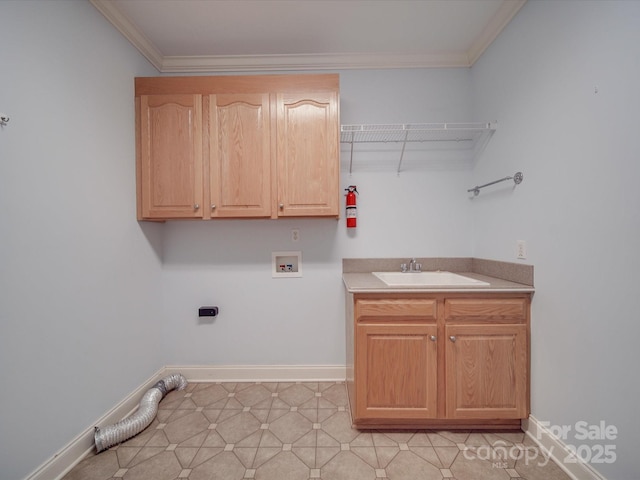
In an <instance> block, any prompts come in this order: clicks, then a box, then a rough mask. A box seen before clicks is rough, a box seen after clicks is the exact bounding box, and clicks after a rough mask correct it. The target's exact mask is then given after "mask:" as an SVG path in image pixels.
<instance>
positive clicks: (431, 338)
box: [429, 335, 438, 342]
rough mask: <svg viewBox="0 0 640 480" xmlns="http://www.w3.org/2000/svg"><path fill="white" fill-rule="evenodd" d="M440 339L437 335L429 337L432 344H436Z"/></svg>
mask: <svg viewBox="0 0 640 480" xmlns="http://www.w3.org/2000/svg"><path fill="white" fill-rule="evenodd" d="M437 339H438V337H436V336H435V335H431V336H430V337H429V340H431V341H432V342H435V341H436V340H437Z"/></svg>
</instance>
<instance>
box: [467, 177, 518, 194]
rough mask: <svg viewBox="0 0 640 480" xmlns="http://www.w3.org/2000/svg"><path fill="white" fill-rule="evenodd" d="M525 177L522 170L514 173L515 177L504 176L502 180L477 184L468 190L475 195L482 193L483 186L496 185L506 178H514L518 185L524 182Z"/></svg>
mask: <svg viewBox="0 0 640 480" xmlns="http://www.w3.org/2000/svg"><path fill="white" fill-rule="evenodd" d="M523 178H524V175H522V172H516V173H515V174H514V175H513V177H504V178H501V179H500V180H495V181H493V182H489V183H485V184H484V185H476V186H475V187H473V188H470V189H469V190H467V192H473V195H474V196H475V195H478V194H479V193H480V189H481V188H484V187H488V186H489V185H495V184H496V183H500V182H504V181H505V180H513V183H515V184H516V185H519V184H521V183H522V180H523Z"/></svg>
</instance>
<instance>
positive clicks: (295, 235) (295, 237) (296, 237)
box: [291, 228, 300, 242]
mask: <svg viewBox="0 0 640 480" xmlns="http://www.w3.org/2000/svg"><path fill="white" fill-rule="evenodd" d="M291 241H292V242H298V241H300V229H298V228H292V229H291Z"/></svg>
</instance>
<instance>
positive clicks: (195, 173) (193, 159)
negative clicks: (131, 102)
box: [136, 95, 203, 218]
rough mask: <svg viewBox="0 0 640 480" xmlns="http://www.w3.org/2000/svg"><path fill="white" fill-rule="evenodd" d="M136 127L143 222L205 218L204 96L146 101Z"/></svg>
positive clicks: (157, 97) (148, 98) (160, 97)
mask: <svg viewBox="0 0 640 480" xmlns="http://www.w3.org/2000/svg"><path fill="white" fill-rule="evenodd" d="M136 104H138V105H139V108H138V110H139V112H140V113H139V115H137V116H136V117H137V119H138V121H137V123H138V133H139V139H138V148H137V150H138V152H137V157H138V161H137V164H138V216H139V218H197V217H201V216H202V160H203V157H202V96H201V95H153V96H146V95H145V96H142V97H140V99H139V100H138V101H137V102H136Z"/></svg>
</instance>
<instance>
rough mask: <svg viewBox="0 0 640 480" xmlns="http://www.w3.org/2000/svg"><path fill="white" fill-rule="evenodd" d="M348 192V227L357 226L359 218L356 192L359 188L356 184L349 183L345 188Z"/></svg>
mask: <svg viewBox="0 0 640 480" xmlns="http://www.w3.org/2000/svg"><path fill="white" fill-rule="evenodd" d="M345 191H346V192H347V194H346V195H345V196H346V197H347V213H346V217H347V228H355V227H356V223H357V218H358V207H357V206H356V193H358V190H357V188H356V186H355V185H349V187H348V188H345Z"/></svg>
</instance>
